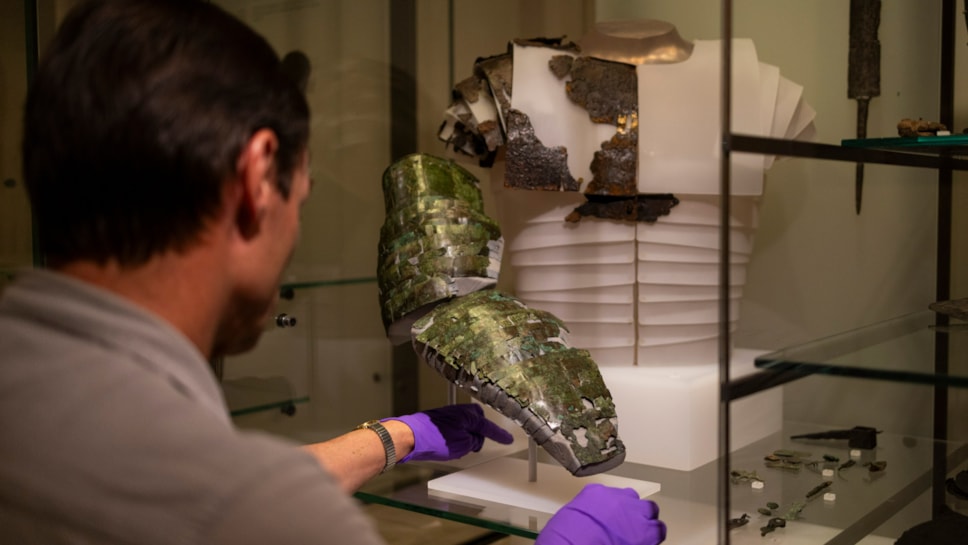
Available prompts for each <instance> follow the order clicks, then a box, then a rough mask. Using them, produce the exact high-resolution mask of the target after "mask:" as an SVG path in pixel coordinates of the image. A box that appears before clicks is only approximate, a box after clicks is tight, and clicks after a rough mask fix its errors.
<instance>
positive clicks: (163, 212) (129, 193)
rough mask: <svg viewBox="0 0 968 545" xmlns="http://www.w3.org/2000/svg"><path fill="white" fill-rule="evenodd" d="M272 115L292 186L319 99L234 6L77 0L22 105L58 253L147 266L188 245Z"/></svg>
mask: <svg viewBox="0 0 968 545" xmlns="http://www.w3.org/2000/svg"><path fill="white" fill-rule="evenodd" d="M262 128H268V129H271V130H273V131H274V132H275V134H276V136H277V137H278V139H279V150H278V152H277V154H276V158H275V159H276V162H275V168H276V175H277V178H278V180H277V185H278V188H279V191H280V192H281V194H282V195H283V196H284V197H286V198H288V195H289V188H290V185H291V183H292V174H293V172H294V170H295V168H296V167H297V165H298V161H299V159H300V158H301V154H302V153H303V152H304V151H305V150H306V146H307V142H308V139H309V108H308V105H307V104H306V99H305V97H304V96H303V95H302V93H301V92H300V90H299V88H298V86H297V84H296V83H295V82H293V81H292V80H291V78H289V77H287V76H286V75H285V73H284V71H283V69H282V64H281V62H280V60H279V57H278V56H277V55H276V53H275V52H274V51H273V49H272V47H271V46H270V45H269V44H268V43H267V42H266V41H265V39H263V38H262V37H261V36H259V35H258V34H256V33H255V32H254V31H253V30H252V29H250V28H249V27H247V26H246V25H245V24H244V23H242V22H241V21H239V20H238V19H236V18H235V17H233V16H231V15H229V14H228V13H226V12H224V11H223V10H221V9H220V8H218V7H216V6H214V5H212V4H209V3H206V2H202V1H200V0H99V1H91V2H86V3H84V4H82V5H80V6H78V7H77V8H76V9H75V10H73V11H72V12H71V13H70V14H69V15H68V16H67V18H66V19H65V20H64V22H63V24H62V25H61V27H60V29H59V30H58V33H57V35H56V37H55V38H54V40H53V42H52V43H51V45H50V47H49V49H48V50H47V52H46V54H45V57H44V59H43V60H42V62H41V64H40V66H39V68H38V71H37V75H36V78H35V79H34V81H33V82H32V86H31V88H30V91H29V93H28V97H27V105H26V110H25V115H24V140H23V153H24V178H25V181H26V186H27V191H28V194H29V196H30V201H31V207H32V210H33V214H34V218H35V223H36V225H37V227H38V234H39V237H40V243H41V248H42V250H43V251H44V253H45V255H46V257H47V262H48V264H51V265H56V264H59V263H66V262H70V261H73V260H77V259H93V260H96V261H98V262H101V263H104V262H106V261H108V260H110V259H116V260H118V261H119V262H120V263H121V264H122V265H137V264H140V263H143V262H145V261H146V260H148V259H149V258H150V257H151V256H152V255H155V254H157V253H160V252H164V251H168V250H175V251H178V250H181V249H184V248H185V247H187V246H188V245H190V244H191V243H192V242H193V241H195V239H196V238H197V236H198V235H199V233H200V229H201V227H202V226H203V224H204V222H206V221H207V220H209V219H210V218H211V217H212V216H213V215H214V214H215V213H216V212H217V211H218V209H219V206H220V203H221V199H222V189H223V184H224V183H226V181H227V180H228V179H229V178H230V176H232V175H233V174H234V173H235V172H236V169H237V161H238V159H239V157H240V154H241V152H242V148H243V146H244V145H245V143H246V142H247V140H248V139H249V137H251V136H252V135H253V134H254V133H255V132H256V131H258V130H259V129H262Z"/></svg>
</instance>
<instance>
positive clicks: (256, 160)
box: [235, 129, 279, 238]
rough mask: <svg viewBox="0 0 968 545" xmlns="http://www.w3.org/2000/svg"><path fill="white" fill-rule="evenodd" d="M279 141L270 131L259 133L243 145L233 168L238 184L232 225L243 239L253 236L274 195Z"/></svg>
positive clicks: (259, 226) (259, 131)
mask: <svg viewBox="0 0 968 545" xmlns="http://www.w3.org/2000/svg"><path fill="white" fill-rule="evenodd" d="M278 150H279V140H278V138H277V137H276V133H275V132H273V131H272V130H270V129H259V130H258V131H256V133H255V134H253V135H252V136H251V137H250V138H249V140H248V141H247V142H246V144H245V147H244V148H243V149H242V154H241V155H240V156H239V161H238V163H237V165H236V172H237V175H238V178H239V182H240V183H241V184H242V187H241V195H240V198H239V201H238V208H237V210H236V215H235V218H236V219H235V221H236V224H237V226H238V229H239V232H240V233H241V234H242V236H243V237H245V238H251V237H253V236H255V235H256V234H257V233H258V232H259V229H260V228H261V225H262V219H263V218H264V217H265V214H266V210H267V209H268V206H269V199H270V198H271V197H272V192H273V191H275V189H274V187H273V183H274V180H275V173H276V152H277V151H278Z"/></svg>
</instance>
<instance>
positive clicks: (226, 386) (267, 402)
mask: <svg viewBox="0 0 968 545" xmlns="http://www.w3.org/2000/svg"><path fill="white" fill-rule="evenodd" d="M220 386H221V387H222V393H223V395H224V396H225V403H226V405H228V407H229V414H231V415H232V416H242V415H246V414H252V413H257V412H262V411H270V410H274V409H278V410H280V411H282V412H284V413H286V414H288V415H290V416H291V415H292V414H294V413H295V411H296V405H300V404H303V403H308V402H309V396H308V395H298V394H297V393H296V392H294V391H293V387H292V386H291V385H290V384H289V382H288V381H286V380H285V379H282V378H281V377H273V378H256V377H246V378H240V379H231V380H225V381H222V382H221V384H220Z"/></svg>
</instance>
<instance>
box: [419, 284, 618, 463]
mask: <svg viewBox="0 0 968 545" xmlns="http://www.w3.org/2000/svg"><path fill="white" fill-rule="evenodd" d="M567 334H568V333H567V329H566V328H565V326H564V324H563V323H562V322H561V321H560V320H558V319H557V318H556V317H554V316H553V315H551V314H549V313H548V312H545V311H542V310H537V309H533V308H528V307H527V306H526V305H525V304H524V303H522V302H521V301H520V300H518V299H516V298H514V297H512V296H510V295H506V294H503V293H500V292H497V291H494V290H483V291H478V292H475V293H472V294H469V295H467V296H465V297H460V298H457V299H454V300H452V301H450V302H448V303H445V304H442V305H440V306H438V307H436V308H434V309H433V310H432V311H430V312H429V313H427V314H426V315H424V316H423V317H422V318H420V319H418V320H417V321H416V322H415V323H414V325H413V331H412V335H413V344H414V349H415V350H416V351H417V354H419V355H420V356H421V358H423V359H424V361H426V362H427V363H428V364H429V365H431V366H432V367H433V368H434V369H436V370H437V372H439V373H440V374H441V375H443V376H444V377H445V378H447V380H449V381H452V382H454V383H456V384H457V385H459V386H460V387H461V388H464V389H465V390H467V391H468V392H469V393H470V394H471V395H472V396H473V397H475V398H476V399H478V400H480V401H481V402H483V403H485V404H487V405H489V406H491V407H493V408H494V409H496V410H497V411H499V412H500V413H502V414H504V415H505V416H507V417H509V418H511V419H512V420H514V421H515V422H517V423H518V424H520V425H521V426H522V427H523V428H524V430H525V431H526V432H527V433H528V435H530V436H531V437H532V438H534V440H535V441H536V442H537V443H538V444H539V445H541V446H542V447H543V448H544V449H545V450H546V451H547V452H548V453H549V454H551V456H552V457H554V458H555V460H557V461H558V462H559V463H560V464H561V465H562V466H564V467H565V469H567V470H568V471H570V472H571V473H572V474H574V475H577V476H585V475H592V474H595V473H600V472H603V471H608V470H609V469H612V468H614V467H616V466H618V465H619V464H621V463H622V461H623V460H624V459H625V447H624V445H623V444H622V441H621V440H620V439H619V438H618V431H617V427H616V421H617V417H616V414H615V405H614V403H613V402H612V397H611V394H610V393H609V391H608V388H606V386H605V383H604V381H603V380H602V376H601V374H600V373H599V371H598V367H597V366H596V365H595V362H594V361H592V359H591V356H590V355H589V354H588V352H587V351H585V350H580V349H577V348H571V347H570V346H568V344H567V339H566V337H567Z"/></svg>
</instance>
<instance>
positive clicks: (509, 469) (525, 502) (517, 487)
mask: <svg viewBox="0 0 968 545" xmlns="http://www.w3.org/2000/svg"><path fill="white" fill-rule="evenodd" d="M591 483H599V484H603V485H606V486H614V487H619V488H632V489H634V490H635V491H636V492H638V493H639V497H642V498H644V497H646V496H649V495H652V494H655V493H656V492H658V491H659V489H660V486H659V483H653V482H650V481H640V480H636V479H628V478H625V477H617V476H614V475H606V474H599V475H591V476H589V477H581V478H579V477H574V476H572V475H571V474H570V473H568V471H567V470H566V469H565V468H563V467H561V466H559V465H551V464H542V463H539V464H538V476H537V480H535V481H534V482H529V481H528V461H527V460H522V459H519V458H497V459H495V460H491V461H489V462H484V463H483V464H480V465H477V466H474V467H472V468H470V469H464V470H461V471H457V472H454V473H451V474H449V475H445V476H443V477H439V478H437V479H432V480H431V481H429V482H428V483H427V489H428V490H429V491H430V493H431V494H434V495H438V496H441V495H443V496H448V497H454V496H459V497H464V498H474V499H480V500H485V501H489V502H494V503H500V504H504V505H512V506H514V507H520V508H522V509H530V510H532V511H538V512H542V513H554V512H556V511H558V509H559V508H560V507H561V506H562V505H564V504H566V503H568V501H570V500H571V499H572V498H574V497H575V494H578V492H580V491H581V489H582V488H584V487H585V485H587V484H591Z"/></svg>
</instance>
